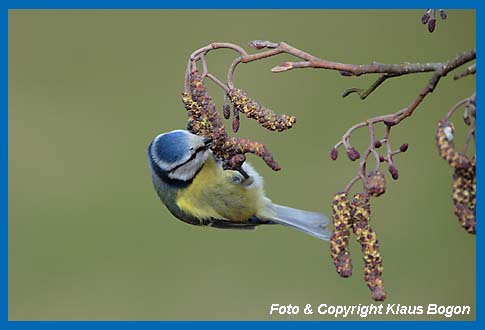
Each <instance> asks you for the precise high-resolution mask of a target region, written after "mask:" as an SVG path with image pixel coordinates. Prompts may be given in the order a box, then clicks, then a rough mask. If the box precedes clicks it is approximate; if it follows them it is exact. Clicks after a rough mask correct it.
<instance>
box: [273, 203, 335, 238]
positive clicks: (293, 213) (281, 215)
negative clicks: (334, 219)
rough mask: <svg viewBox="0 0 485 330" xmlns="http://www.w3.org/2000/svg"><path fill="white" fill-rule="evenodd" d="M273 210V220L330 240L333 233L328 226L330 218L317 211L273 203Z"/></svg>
mask: <svg viewBox="0 0 485 330" xmlns="http://www.w3.org/2000/svg"><path fill="white" fill-rule="evenodd" d="M270 208H271V210H272V211H273V212H271V213H272V216H271V221H273V222H276V223H279V224H281V225H283V226H286V227H291V228H295V229H297V230H300V231H302V232H304V233H307V234H309V235H312V236H314V237H316V238H319V239H322V240H326V241H328V240H329V239H330V236H331V235H332V232H331V230H329V229H328V228H327V227H328V218H327V217H326V216H325V215H323V214H321V213H317V212H310V211H303V210H298V209H293V208H291V207H286V206H282V205H278V204H274V203H271V206H270Z"/></svg>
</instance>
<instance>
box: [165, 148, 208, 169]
mask: <svg viewBox="0 0 485 330" xmlns="http://www.w3.org/2000/svg"><path fill="white" fill-rule="evenodd" d="M207 148H208V146H206V145H203V146H201V147H198V148H197V150H195V152H194V153H193V154H192V156H190V158H189V159H187V160H186V161H185V162H183V163H182V164H179V165H177V166H175V167H174V168H172V169H171V170H170V172H175V171H176V170H177V169H178V168H180V167H182V166H184V165H185V164H187V163H188V162H191V161H193V160H194V159H195V157H197V154H198V153H199V152H201V151H204V150H207Z"/></svg>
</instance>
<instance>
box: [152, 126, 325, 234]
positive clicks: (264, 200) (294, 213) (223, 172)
mask: <svg viewBox="0 0 485 330" xmlns="http://www.w3.org/2000/svg"><path fill="white" fill-rule="evenodd" d="M212 144H213V142H212V139H211V138H206V137H202V136H199V135H196V134H193V133H191V132H189V131H186V130H180V129H179V130H173V131H170V132H166V133H162V134H159V135H157V136H156V137H155V138H154V139H153V140H152V141H151V142H150V144H149V145H148V149H147V154H148V163H149V167H150V172H151V178H152V182H153V186H154V188H155V191H156V193H157V195H158V197H159V198H160V200H161V201H162V203H163V204H165V206H166V207H167V208H168V210H169V211H170V212H171V213H172V215H173V216H175V217H176V218H178V219H179V220H182V221H183V222H186V223H189V224H191V225H197V226H208V227H215V228H226V229H255V228H256V227H258V226H261V225H274V224H280V225H283V226H285V227H290V228H293V229H297V230H299V231H301V232H304V233H306V234H309V235H311V236H314V237H316V238H319V239H322V240H329V239H330V236H331V231H330V230H329V229H328V224H329V221H328V218H327V217H326V216H325V215H323V214H320V213H317V212H310V211H304V210H299V209H295V208H291V207H287V206H283V205H278V204H275V203H273V202H272V201H271V200H270V199H269V198H268V197H266V196H265V192H264V187H263V178H262V177H261V176H260V175H259V174H258V172H257V171H256V170H255V169H254V168H253V167H252V166H251V165H250V164H249V163H248V162H247V161H246V162H244V164H243V165H242V167H241V169H242V170H241V171H238V170H230V169H224V168H223V163H222V161H221V160H219V159H217V158H216V156H215V155H214V154H213V153H212V151H211V150H210V147H211V146H212Z"/></svg>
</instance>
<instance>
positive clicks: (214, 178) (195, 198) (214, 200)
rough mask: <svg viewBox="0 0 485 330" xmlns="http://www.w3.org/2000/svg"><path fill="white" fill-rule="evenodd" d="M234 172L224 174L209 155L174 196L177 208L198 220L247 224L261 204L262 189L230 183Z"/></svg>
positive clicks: (262, 200) (262, 199)
mask: <svg viewBox="0 0 485 330" xmlns="http://www.w3.org/2000/svg"><path fill="white" fill-rule="evenodd" d="M234 174H235V172H234V171H224V170H223V169H222V167H221V166H220V165H219V164H218V163H217V162H216V161H215V160H214V158H213V157H211V156H209V158H208V159H207V161H206V162H205V164H204V166H203V167H202V169H201V170H200V172H199V173H198V174H197V175H196V177H195V178H194V180H193V181H192V184H191V185H189V186H188V187H187V188H185V189H182V190H180V191H179V192H178V194H177V205H178V207H179V208H180V209H181V210H182V211H184V212H186V213H188V214H190V215H192V216H194V217H197V218H200V219H208V218H216V219H226V220H230V221H234V222H246V220H248V219H249V218H250V217H252V216H254V215H256V214H257V213H258V211H259V210H261V208H262V207H263V205H264V193H263V190H262V187H260V186H256V185H255V186H254V187H249V188H248V187H246V186H243V185H241V184H238V183H236V182H234V181H233V179H232V178H233V176H234Z"/></svg>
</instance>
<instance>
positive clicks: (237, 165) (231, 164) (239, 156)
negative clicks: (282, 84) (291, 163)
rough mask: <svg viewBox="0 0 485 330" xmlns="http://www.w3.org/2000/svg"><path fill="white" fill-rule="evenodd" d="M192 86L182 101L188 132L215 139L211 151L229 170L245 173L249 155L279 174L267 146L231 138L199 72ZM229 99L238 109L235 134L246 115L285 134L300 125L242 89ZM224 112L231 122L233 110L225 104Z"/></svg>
mask: <svg viewBox="0 0 485 330" xmlns="http://www.w3.org/2000/svg"><path fill="white" fill-rule="evenodd" d="M189 83H190V84H189V88H188V90H185V91H184V92H183V93H182V101H183V102H184V105H185V109H186V110H187V115H188V116H189V120H188V122H187V129H188V130H189V131H190V132H192V133H194V134H197V135H200V136H204V137H210V138H212V140H213V145H212V147H211V150H212V152H213V153H214V154H215V155H216V157H218V158H219V159H221V160H223V164H224V168H225V169H233V170H241V166H242V164H243V163H244V161H245V160H246V156H245V154H246V153H253V154H255V155H257V156H259V157H261V158H262V159H263V160H264V161H265V162H266V164H267V165H268V166H269V167H270V168H271V169H273V170H275V171H278V170H279V169H280V166H279V165H278V163H277V162H276V161H275V160H274V158H273V156H272V154H271V153H270V152H269V150H268V148H267V147H266V146H265V145H264V144H262V143H259V142H254V141H250V140H248V139H243V138H237V137H230V136H229V135H228V134H227V131H226V129H225V128H224V124H223V123H222V119H221V117H220V116H219V113H218V112H217V109H216V105H215V103H214V101H213V100H212V97H211V96H210V95H209V94H208V93H207V89H206V87H205V85H204V82H203V79H202V77H201V76H200V74H199V73H198V72H197V71H194V72H191V73H190V76H189ZM228 96H229V98H230V100H231V102H232V104H233V107H234V120H233V130H234V131H237V130H238V129H239V116H238V114H239V112H243V113H244V114H246V116H248V117H249V118H253V119H256V120H257V121H258V122H259V123H260V124H261V125H262V126H263V127H265V128H267V129H270V130H278V131H283V130H286V129H289V128H291V127H292V126H293V124H294V123H295V121H296V119H295V117H293V116H287V115H281V116H277V115H275V114H274V113H273V112H272V111H271V110H268V109H266V108H264V107H262V106H260V105H259V104H257V103H256V102H255V101H253V100H251V99H250V98H249V97H247V95H246V94H245V93H244V92H243V91H241V90H239V89H232V90H230V91H229V92H228ZM223 112H224V117H226V118H229V116H230V108H229V106H228V105H227V104H224V109H223ZM228 112H229V114H228Z"/></svg>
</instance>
